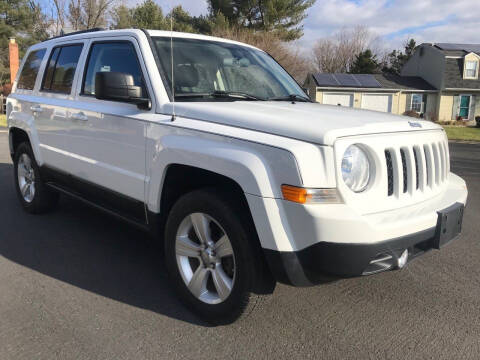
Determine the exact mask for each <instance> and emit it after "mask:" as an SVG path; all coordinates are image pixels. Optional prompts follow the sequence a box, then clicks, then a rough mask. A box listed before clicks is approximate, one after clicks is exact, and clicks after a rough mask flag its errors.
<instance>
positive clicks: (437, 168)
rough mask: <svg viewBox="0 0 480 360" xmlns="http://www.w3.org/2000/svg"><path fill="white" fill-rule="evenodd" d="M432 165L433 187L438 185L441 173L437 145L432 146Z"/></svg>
mask: <svg viewBox="0 0 480 360" xmlns="http://www.w3.org/2000/svg"><path fill="white" fill-rule="evenodd" d="M432 152H433V163H434V164H435V165H434V166H435V185H438V184H439V183H440V174H441V172H442V164H441V163H440V156H439V153H438V147H437V144H432Z"/></svg>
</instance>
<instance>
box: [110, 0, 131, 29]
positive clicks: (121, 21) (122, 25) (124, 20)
mask: <svg viewBox="0 0 480 360" xmlns="http://www.w3.org/2000/svg"><path fill="white" fill-rule="evenodd" d="M131 27H133V16H132V10H131V9H129V8H128V7H126V6H125V5H120V6H118V7H116V8H115V9H114V10H113V11H112V28H113V29H128V28H131Z"/></svg>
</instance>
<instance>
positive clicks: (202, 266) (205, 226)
mask: <svg viewBox="0 0 480 360" xmlns="http://www.w3.org/2000/svg"><path fill="white" fill-rule="evenodd" d="M230 201H231V202H232V200H231V197H230ZM248 218H249V217H248V216H245V210H243V209H241V208H239V207H237V206H232V205H231V204H230V203H229V202H228V201H227V200H226V197H225V196H222V194H221V193H219V191H218V190H216V191H214V190H211V189H204V190H196V191H193V192H191V193H188V194H186V195H184V196H183V197H181V198H180V199H179V200H178V201H177V202H176V203H175V205H174V206H173V208H172V210H171V211H170V214H169V217H168V220H167V225H166V236H165V261H166V265H167V269H168V272H169V277H170V280H171V283H172V285H173V287H174V289H175V290H176V293H177V294H178V296H179V297H180V299H181V300H182V301H183V302H184V303H185V304H186V305H187V306H188V308H189V309H191V310H192V311H193V312H194V313H195V314H196V315H197V316H199V317H200V318H201V319H202V320H204V321H207V322H209V323H212V324H216V325H220V324H228V323H231V322H233V321H235V320H237V319H238V318H240V317H246V316H247V315H250V314H251V313H252V312H253V311H254V310H256V309H258V308H259V305H260V304H261V303H262V302H263V300H264V299H265V297H266V295H264V294H265V293H271V292H272V291H273V289H274V287H275V281H274V280H273V278H272V277H271V275H270V274H269V273H268V274H265V269H266V264H265V260H264V259H263V256H262V254H261V249H260V246H259V244H258V239H257V237H256V233H255V232H254V229H252V227H253V224H252V222H251V221H250V220H249V219H248ZM253 234H254V235H253ZM255 241H256V243H255ZM267 271H268V270H267ZM264 279H268V281H265V280H264ZM261 286H263V287H265V286H266V287H269V289H268V290H267V291H263V292H262V291H260V292H259V291H256V290H258V289H259V288H260V287H261ZM254 291H255V293H254Z"/></svg>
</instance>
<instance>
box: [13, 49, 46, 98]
mask: <svg viewBox="0 0 480 360" xmlns="http://www.w3.org/2000/svg"><path fill="white" fill-rule="evenodd" d="M45 52H46V50H45V49H41V50H35V51H32V52H31V53H30V54H28V57H27V60H25V65H23V69H22V72H21V73H20V77H19V79H18V83H17V89H25V90H33V87H34V86H35V81H36V80H37V75H38V70H39V69H40V65H41V64H42V60H43V57H44V56H45Z"/></svg>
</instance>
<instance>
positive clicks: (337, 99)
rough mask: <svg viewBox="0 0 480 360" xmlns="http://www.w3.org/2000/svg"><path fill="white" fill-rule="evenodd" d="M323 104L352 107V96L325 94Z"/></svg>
mask: <svg viewBox="0 0 480 360" xmlns="http://www.w3.org/2000/svg"><path fill="white" fill-rule="evenodd" d="M323 103H324V104H327V105H338V104H340V105H342V106H350V107H352V106H353V94H339V93H325V94H323Z"/></svg>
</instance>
